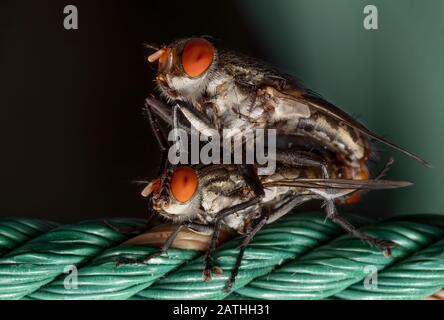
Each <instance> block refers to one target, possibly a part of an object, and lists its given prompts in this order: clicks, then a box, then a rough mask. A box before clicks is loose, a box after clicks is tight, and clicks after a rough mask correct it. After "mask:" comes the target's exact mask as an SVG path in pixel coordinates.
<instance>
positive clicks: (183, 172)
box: [117, 149, 410, 291]
mask: <svg viewBox="0 0 444 320" xmlns="http://www.w3.org/2000/svg"><path fill="white" fill-rule="evenodd" d="M299 152H300V151H298V150H291V149H289V150H286V151H285V152H278V153H277V154H276V161H277V170H276V171H275V173H273V174H271V175H269V176H261V177H260V179H261V183H262V184H263V186H264V188H265V195H264V196H263V197H257V196H256V195H255V194H254V192H252V189H251V188H250V186H249V185H248V184H247V183H246V181H245V179H243V177H242V175H241V173H239V171H238V170H237V168H236V166H235V165H220V164H210V165H202V164H200V165H194V166H177V167H175V169H174V171H173V172H172V175H171V179H170V180H169V188H168V190H167V196H166V197H165V196H161V190H162V188H161V184H162V181H164V180H163V178H164V177H162V176H161V177H159V178H157V179H155V180H153V181H152V182H150V183H149V184H148V185H147V186H146V187H145V189H144V190H143V192H142V195H143V196H145V197H149V198H150V203H151V206H152V208H153V210H154V211H155V212H156V213H157V214H159V215H160V216H162V217H164V218H166V219H167V220H168V221H171V222H173V223H176V224H178V227H177V228H176V229H175V230H174V231H173V232H172V234H171V235H170V236H169V238H168V239H167V240H166V241H165V243H164V245H163V246H162V247H161V248H160V250H159V251H158V252H156V253H154V254H151V255H149V256H147V257H144V258H141V259H120V260H118V261H117V264H118V265H120V264H139V263H145V262H147V261H148V260H150V259H152V258H153V257H157V256H159V255H161V254H163V253H165V252H166V251H167V250H168V248H169V247H170V246H171V244H172V243H173V241H174V239H175V237H176V236H177V235H178V234H179V232H180V231H181V230H182V229H183V228H190V229H192V230H195V231H197V232H206V233H208V234H209V235H211V241H210V245H209V248H208V250H207V252H206V254H205V259H204V263H205V265H204V273H203V276H204V280H210V279H211V274H212V272H213V270H218V268H217V267H214V266H213V262H212V255H213V252H214V250H215V246H216V243H217V241H218V238H219V235H220V232H221V230H224V229H225V230H228V231H230V232H234V233H237V234H240V235H243V236H245V238H244V240H243V242H242V244H241V246H240V252H239V255H238V257H237V260H236V263H235V265H234V268H233V270H232V273H231V276H230V278H229V281H228V282H227V284H226V287H225V290H227V291H229V290H230V289H231V288H232V286H233V284H234V282H235V279H236V276H237V273H238V270H239V267H240V264H241V261H242V258H243V254H244V250H245V247H246V246H247V245H248V244H249V243H250V241H251V239H252V238H253V237H254V235H255V234H256V233H257V232H258V231H259V230H260V229H261V228H262V227H263V226H264V225H266V224H269V223H272V222H273V221H276V220H277V219H279V218H280V217H282V216H284V215H286V214H287V213H289V212H290V211H291V210H293V209H294V208H296V207H298V206H299V205H301V204H303V203H306V202H308V201H311V200H321V201H323V203H324V206H323V207H324V210H325V212H326V215H327V217H328V218H330V219H332V221H334V222H336V223H337V224H339V225H340V226H342V227H343V228H344V229H345V230H346V231H348V232H350V233H351V234H353V235H354V236H356V237H358V238H359V239H362V240H364V241H366V242H368V243H369V244H371V245H374V246H376V247H378V248H380V249H382V250H384V254H385V255H390V251H391V248H392V247H393V245H394V244H393V243H392V242H390V241H386V240H382V239H377V238H373V237H371V236H369V235H367V234H365V233H363V232H361V231H360V230H358V229H356V228H355V227H354V226H353V225H351V224H350V223H349V222H348V221H347V220H346V219H345V218H344V217H342V216H341V215H339V214H338V212H337V210H336V202H337V201H339V200H342V199H344V198H348V197H352V196H353V194H354V193H355V192H356V191H358V190H359V191H362V190H375V189H390V188H399V187H406V186H409V185H410V183H409V182H403V181H389V180H382V179H372V180H351V179H342V178H338V177H339V176H341V170H342V169H341V168H340V167H339V166H337V164H336V162H335V161H326V166H325V167H323V168H315V167H311V166H306V167H302V166H300V165H299V163H296V164H295V163H294V161H295V160H297V159H299V156H300V155H299ZM326 160H328V159H326ZM324 170H327V171H326V172H325V171H324ZM164 175H165V173H164ZM326 176H327V177H326ZM214 272H216V271H214Z"/></svg>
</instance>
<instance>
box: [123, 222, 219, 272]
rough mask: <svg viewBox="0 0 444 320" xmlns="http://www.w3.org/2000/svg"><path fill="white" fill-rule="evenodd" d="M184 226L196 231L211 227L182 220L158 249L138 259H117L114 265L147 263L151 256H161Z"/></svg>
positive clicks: (206, 229)
mask: <svg viewBox="0 0 444 320" xmlns="http://www.w3.org/2000/svg"><path fill="white" fill-rule="evenodd" d="M184 228H191V229H194V230H197V231H205V232H207V231H208V228H211V226H204V225H200V224H197V223H192V222H184V223H182V224H180V225H178V226H177V228H176V229H175V230H174V231H173V232H172V233H171V234H170V235H169V236H168V238H167V239H166V240H165V242H164V243H163V245H162V246H161V247H160V248H159V250H158V251H156V252H153V253H152V254H149V255H147V256H145V257H142V258H138V259H127V258H121V259H118V260H117V261H116V266H121V265H127V264H143V263H147V262H148V261H150V260H151V259H153V258H157V257H159V256H161V255H162V254H164V253H166V252H167V251H168V250H169V249H170V248H171V246H172V245H173V242H174V240H175V239H176V238H177V236H178V235H179V233H180V232H181V231H182V230H183V229H184Z"/></svg>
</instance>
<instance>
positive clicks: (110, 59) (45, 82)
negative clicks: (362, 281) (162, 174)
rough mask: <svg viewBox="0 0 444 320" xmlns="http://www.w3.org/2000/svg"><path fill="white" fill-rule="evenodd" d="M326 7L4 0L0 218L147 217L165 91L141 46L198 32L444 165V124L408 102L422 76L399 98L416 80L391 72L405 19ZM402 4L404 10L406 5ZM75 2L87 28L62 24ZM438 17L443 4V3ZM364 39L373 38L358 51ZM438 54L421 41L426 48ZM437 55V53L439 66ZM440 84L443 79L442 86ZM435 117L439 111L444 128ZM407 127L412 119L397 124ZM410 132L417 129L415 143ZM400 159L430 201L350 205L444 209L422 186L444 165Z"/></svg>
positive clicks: (374, 210) (378, 198) (380, 210)
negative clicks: (154, 99) (152, 115)
mask: <svg viewBox="0 0 444 320" xmlns="http://www.w3.org/2000/svg"><path fill="white" fill-rule="evenodd" d="M321 2H322V1H310V2H308V1H285V0H282V1H276V2H275V1H226V0H224V1H196V0H190V1H151V0H146V1H110V0H108V1H97V0H94V1H91V0H89V1H88V0H84V1H83V0H82V1H69V2H65V1H56V0H53V1H49V0H46V1H32V0H28V1H23V0H21V1H20V0H14V1H5V0H2V1H1V2H0V32H1V33H0V130H1V131H0V133H1V134H0V142H1V144H0V146H1V150H0V173H1V176H0V217H3V216H16V217H20V216H27V217H36V218H44V219H51V220H56V221H61V222H67V221H78V220H81V219H90V218H98V217H112V216H126V217H144V216H145V215H146V202H145V200H144V199H143V198H141V197H140V189H141V188H140V186H137V185H136V184H134V183H132V182H133V181H134V180H141V179H142V180H145V179H150V178H152V177H153V175H154V174H155V172H156V171H157V166H158V160H159V150H158V148H157V146H156V143H155V140H154V138H153V136H152V133H151V131H150V130H149V127H148V124H147V122H146V120H145V119H144V117H143V116H142V111H141V107H142V105H143V100H144V97H146V96H147V95H148V94H149V93H151V92H153V75H154V70H153V69H152V67H151V66H149V65H148V63H147V62H146V57H147V55H148V53H149V52H148V51H147V50H146V49H145V48H144V47H143V46H142V44H143V43H157V44H163V43H168V42H170V41H171V40H173V39H175V38H179V37H182V36H190V35H211V36H213V37H214V38H215V39H217V41H218V42H220V43H221V44H222V45H223V46H226V47H230V48H235V49H237V50H238V51H241V52H244V53H246V54H250V55H254V56H256V57H258V58H261V59H264V60H269V61H272V62H273V63H275V64H277V65H278V66H280V67H283V68H284V69H286V71H289V72H291V73H294V74H298V75H300V76H301V77H302V79H308V84H309V85H310V86H311V87H312V88H313V89H315V90H317V91H319V92H320V93H322V94H324V95H326V96H327V97H328V98H331V97H332V98H333V99H332V101H333V102H336V103H338V105H339V106H341V107H342V108H343V109H344V110H346V111H348V112H350V113H352V114H354V115H361V118H360V119H361V120H362V121H363V122H364V123H370V127H371V128H376V129H377V130H376V131H378V130H379V131H378V132H380V133H382V134H387V136H388V137H389V138H390V137H395V139H393V140H395V141H396V142H400V144H401V145H404V146H406V147H408V148H409V149H412V150H414V151H415V152H418V153H420V154H421V155H422V156H424V157H425V158H426V159H427V160H429V161H431V162H432V163H434V164H435V166H436V165H437V164H438V167H439V163H437V162H439V161H441V160H442V154H443V153H442V151H439V152H438V153H437V155H435V154H434V153H433V152H432V151H433V150H435V149H437V147H433V146H432V147H430V148H426V147H425V146H424V143H423V142H424V141H426V143H431V144H433V143H435V144H436V145H438V143H439V141H438V140H437V136H436V133H439V132H438V130H437V129H436V128H438V127H436V121H439V120H437V119H436V117H435V116H434V114H433V113H432V112H429V113H427V117H428V118H427V119H424V117H418V118H416V116H415V115H414V114H412V113H408V112H405V111H406V110H411V109H408V108H410V107H407V108H406V105H405V104H403V102H399V101H396V97H402V96H405V92H406V90H411V89H415V90H417V91H416V96H418V97H420V98H421V96H422V97H423V96H424V92H423V91H421V88H420V87H418V86H416V85H414V88H411V89H409V88H404V87H403V88H398V91H399V92H398V93H399V94H397V93H396V92H394V91H392V86H393V84H394V83H396V82H397V81H396V79H406V74H405V72H404V71H405V70H407V69H406V68H402V67H399V65H398V66H395V67H394V68H392V69H390V68H391V67H393V66H394V65H393V64H388V63H387V64H384V63H385V62H387V53H386V52H385V51H384V48H387V46H385V44H384V43H392V42H393V41H394V39H400V36H401V38H403V37H405V38H408V39H411V38H412V34H407V35H406V34H405V33H404V32H407V31H406V30H403V29H402V28H399V29H397V28H395V29H390V23H388V22H387V21H393V20H387V19H386V20H382V21H383V22H381V30H378V31H377V32H379V33H373V34H372V33H371V32H368V31H364V30H363V28H362V20H363V15H362V8H363V6H364V2H362V3H359V1H353V2H351V1H349V2H346V1H342V0H341V1H338V2H336V3H335V4H332V3H333V2H330V1H329V2H328V3H327V2H323V4H322V6H321ZM376 2H378V3H379V5H380V6H381V7H383V9H385V8H388V9H387V10H388V12H390V13H391V14H393V15H396V14H398V15H399V11H398V8H395V9H393V10H391V11H390V7H389V6H390V5H388V4H387V5H384V4H382V3H381V1H376ZM396 2H397V3H398V4H401V3H402V7H401V10H405V6H404V3H406V2H400V1H396ZM409 2H410V1H409ZM351 3H354V6H353V5H352V6H350V4H351ZM68 4H74V5H76V6H77V8H78V10H79V30H69V31H67V30H65V29H64V28H63V19H64V14H63V8H64V7H65V6H66V5H68ZM336 4H337V5H336ZM384 6H385V7H384ZM407 6H408V5H407ZM410 8H411V7H410ZM407 9H408V10H407V11H409V10H410V9H409V7H407ZM412 10H413V9H412ZM427 12H428V11H427ZM430 12H436V11H434V9H433V8H432V9H430ZM334 14H337V16H334ZM383 14H384V12H383ZM418 15H419V16H421V12H419V13H418ZM283 17H284V18H283ZM285 17H286V19H285ZM347 17H349V18H347ZM350 17H353V18H350ZM383 17H384V15H383ZM401 17H403V16H402V15H401ZM398 18H399V17H398ZM422 18H423V21H427V22H425V23H426V24H425V25H422V29H420V30H419V31H417V34H416V36H418V37H419V38H421V39H430V41H431V42H432V43H433V44H436V41H435V40H434V38H433V37H432V36H431V33H430V32H429V31H430V30H432V31H433V32H432V35H433V34H435V33H434V32H438V34H440V35H441V38H442V32H440V31H439V30H436V25H435V24H436V21H434V20H433V19H431V18H430V17H429V16H427V13H426V14H425V16H424V13H423V16H422ZM393 19H397V18H396V17H395V18H393ZM441 20H443V19H441ZM401 22H402V23H407V22H408V21H403V20H402V19H401ZM416 22H417V21H415V23H416ZM427 23H428V24H427ZM429 24H430V26H429ZM384 28H386V29H384ZM384 30H388V31H384ZM441 31H442V30H441ZM384 32H386V33H384ZM387 32H388V33H387ZM413 36H415V34H413ZM382 38H384V39H385V38H387V39H386V42H384V41H380V39H382ZM368 41H370V44H373V45H369V44H368ZM406 41H407V40H406ZM408 41H410V40H408ZM358 42H361V43H362V46H359V49H356V48H357V46H356V43H358ZM366 44H367V45H366ZM323 45H324V46H325V47H322V46H323ZM415 48H416V46H415ZM434 49H435V48H434V47H433V45H431V46H427V45H426V46H424V45H423V46H422V47H421V49H420V52H419V54H421V52H422V53H423V54H426V53H427V52H434V51H433V50H434ZM353 50H355V51H353ZM356 50H361V51H358V52H356ZM387 50H390V48H389V49H387ZM394 50H395V51H396V50H397V49H396V48H394ZM364 51H365V52H364ZM399 54H402V55H403V56H404V58H405V57H407V65H408V66H410V65H413V64H412V63H411V62H410V60H408V59H409V58H414V59H415V61H417V58H418V52H416V51H409V50H403V51H402V52H401V53H399V52H398V53H397V56H396V59H398V58H399ZM409 54H410V55H409ZM364 55H366V57H365V58H363V59H360V58H362V57H363V56H364ZM438 56H439V55H438ZM434 57H435V56H432V57H428V59H429V60H428V61H432V62H435V60H436V62H438V59H436V57H435V58H434ZM441 57H442V56H441ZM430 59H432V60H430ZM433 59H435V60H433ZM439 63H440V64H439V65H436V64H435V65H434V66H433V70H432V69H431V72H434V71H436V70H440V69H439V68H441V67H442V59H440V60H439ZM436 68H438V69H436ZM386 73H389V74H390V75H391V77H389V78H390V79H388V76H387V74H386ZM420 79H421V78H420ZM384 80H387V81H386V82H385V83H386V85H385V87H384V85H383V83H384ZM439 80H441V79H439ZM360 81H361V82H360ZM434 83H435V84H437V85H439V86H442V82H440V83H439V82H434ZM439 86H438V87H436V88H437V89H436V90H434V89H432V90H430V92H428V93H426V94H428V97H434V94H435V93H437V92H438V91H437V90H438V89H439ZM429 87H430V86H429ZM384 88H385V90H383V89H384ZM432 88H433V87H432ZM366 89H368V90H366ZM387 98H388V100H389V101H387ZM398 102H399V104H398ZM436 103H437V104H436V105H438V100H437V101H436ZM396 105H399V107H400V108H401V110H402V108H405V109H403V110H402V112H398V111H397V110H396V109H393V108H395V106H396ZM440 105H441V104H439V106H440ZM421 107H422V108H425V106H424V105H423V106H421ZM368 110H370V111H368ZM389 110H393V112H392V113H390V112H389ZM429 111H430V110H429ZM400 114H402V115H403V116H404V118H402V121H400V119H401V118H399V115H400ZM423 114H424V113H423V112H422V113H421V115H423ZM428 119H435V124H433V123H431V122H429V121H428ZM409 121H411V122H410V123H407V122H409ZM396 125H399V126H401V125H404V127H401V128H400V129H393V128H394V127H393V126H395V127H396ZM416 125H417V126H416ZM415 126H416V127H415ZM406 128H407V129H406ZM425 128H428V129H429V130H428V131H427V130H426V129H425ZM433 128H435V129H433ZM439 128H442V127H441V126H440V127H439ZM392 129H393V130H392ZM419 129H421V130H419ZM432 129H433V130H434V131H433V130H432ZM430 130H432V131H430ZM439 130H441V129H439ZM417 132H419V136H418V134H417ZM440 132H441V133H442V130H441V131H440ZM421 134H425V135H426V136H421ZM411 136H415V137H416V138H415V139H414V140H413V143H410V142H411V141H412V140H411ZM441 138H442V137H441ZM387 157H388V155H387V154H384V158H387ZM397 157H398V158H401V160H400V162H401V164H402V163H408V164H407V165H405V166H404V167H397V168H398V169H396V168H395V169H394V171H393V172H394V175H393V176H391V178H399V179H405V180H415V177H416V178H417V180H419V181H420V184H419V186H418V187H417V189H414V191H412V192H414V194H419V193H421V194H422V195H423V197H422V198H421V197H419V198H418V199H417V200H415V201H414V199H413V198H414V197H413V196H412V194H411V193H406V192H407V191H402V190H400V191H387V192H379V193H377V195H370V196H369V197H366V199H365V201H364V202H363V203H361V204H360V206H359V207H357V208H352V210H355V211H357V212H360V213H364V214H369V213H371V214H374V215H375V216H382V215H384V214H387V213H389V214H392V213H394V211H395V210H398V209H399V208H402V209H403V210H404V211H403V212H406V210H405V208H406V207H405V206H402V203H405V201H404V199H407V198H409V199H411V201H412V203H415V204H416V203H418V202H419V204H418V206H417V207H415V208H414V209H412V210H411V211H410V210H408V211H409V212H413V213H414V212H419V211H423V210H424V211H425V210H427V212H439V210H440V209H441V207H442V205H441V204H439V201H438V199H437V197H434V198H428V199H435V200H426V198H424V197H425V196H424V195H429V194H430V193H429V192H426V191H425V190H426V189H424V188H426V187H427V186H428V187H429V188H432V187H433V186H437V185H440V184H438V182H439V181H438V178H437V177H438V176H437V175H436V172H437V171H435V173H426V175H428V176H425V175H424V172H425V171H426V169H424V168H422V167H421V166H419V165H417V164H415V163H411V162H408V160H406V159H403V157H402V156H400V155H399V154H397ZM403 161H404V162H403ZM439 172H442V171H439ZM431 177H436V179H435V180H433V181H432V178H431ZM421 179H422V180H421ZM415 182H416V180H415ZM430 182H431V183H430ZM421 183H422V184H421ZM430 185H432V187H430ZM433 188H434V187H433ZM433 190H435V189H433ZM394 199H397V200H398V203H401V206H397V205H396V204H395V203H396V201H394ZM399 199H401V201H399ZM413 201H414V202H413ZM432 201H434V202H433V203H432ZM412 203H409V204H407V205H408V207H407V208H412V206H411V205H412ZM435 203H436V204H439V205H438V206H434V204H435ZM430 204H432V206H430ZM396 208H398V209H396ZM397 213H398V212H397Z"/></svg>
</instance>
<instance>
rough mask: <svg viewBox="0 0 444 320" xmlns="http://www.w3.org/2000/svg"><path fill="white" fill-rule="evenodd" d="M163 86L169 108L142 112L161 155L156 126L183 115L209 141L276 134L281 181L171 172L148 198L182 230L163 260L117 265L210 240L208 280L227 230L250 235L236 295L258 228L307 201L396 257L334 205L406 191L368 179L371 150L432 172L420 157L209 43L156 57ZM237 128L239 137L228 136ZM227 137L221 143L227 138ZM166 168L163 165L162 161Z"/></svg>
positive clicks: (244, 170)
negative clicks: (182, 242)
mask: <svg viewBox="0 0 444 320" xmlns="http://www.w3.org/2000/svg"><path fill="white" fill-rule="evenodd" d="M149 61H150V62H158V65H159V67H158V74H157V77H156V82H157V85H158V87H159V89H160V92H161V95H162V96H163V97H164V98H165V99H166V100H167V102H168V103H170V104H171V105H172V106H173V108H171V106H167V105H165V104H164V103H162V102H161V101H159V100H156V99H154V98H148V99H147V101H146V110H147V113H148V116H149V118H150V122H151V124H152V125H153V129H154V132H155V134H156V137H157V139H158V141H159V142H160V144H161V147H162V150H163V151H164V154H166V152H167V150H168V143H167V141H166V138H165V136H164V134H163V133H162V129H161V127H160V125H159V123H158V121H157V118H159V117H160V118H162V119H163V120H165V121H167V122H168V123H169V124H171V125H172V126H173V128H178V127H179V126H185V125H184V123H183V121H179V116H178V114H177V112H178V111H180V112H181V114H182V115H183V116H184V118H185V119H186V120H187V121H188V122H189V123H190V124H191V126H193V127H194V129H196V130H198V131H199V132H201V133H202V134H204V135H208V132H211V130H217V131H219V132H221V133H222V132H223V133H222V138H223V139H230V138H231V137H230V136H229V135H227V134H225V132H241V133H242V132H243V131H246V130H254V129H275V130H276V132H277V141H278V144H277V146H278V148H277V151H276V164H277V165H276V172H275V173H274V174H272V175H270V176H262V177H259V176H258V175H257V166H256V165H247V164H239V165H216V164H214V165H207V166H202V165H198V166H194V167H177V166H175V165H172V164H171V163H166V165H165V168H164V169H163V170H162V173H161V175H160V177H159V178H158V179H156V180H154V181H153V182H151V183H150V184H149V185H148V186H147V187H146V189H145V190H144V195H145V196H150V198H151V204H152V207H153V209H154V210H155V211H156V212H157V213H159V214H160V215H162V216H164V217H166V218H167V219H169V220H171V221H173V222H176V223H179V226H178V228H177V229H176V230H175V231H174V232H173V233H172V234H171V236H170V237H169V238H168V239H167V241H166V242H165V244H164V245H163V246H162V247H161V249H160V250H159V252H158V253H156V254H154V255H151V256H148V257H145V258H143V259H136V260H131V259H122V260H120V261H119V264H126V263H144V262H146V261H148V260H149V259H151V258H152V257H153V256H157V255H159V254H162V253H163V252H165V251H166V250H167V249H168V247H169V246H171V244H172V243H173V241H174V238H175V237H176V236H177V234H178V233H179V232H180V230H181V229H182V228H184V227H189V228H191V229H194V230H197V231H202V232H209V233H211V235H212V236H211V242H210V246H209V249H208V251H207V253H206V254H205V267H204V279H205V280H208V279H210V277H211V273H212V270H213V264H212V259H211V257H212V253H213V251H214V249H215V246H216V242H217V239H218V236H219V233H220V231H221V229H222V228H227V229H229V230H232V231H235V232H237V233H238V234H243V235H245V239H244V241H243V243H242V245H241V248H240V249H241V250H240V254H239V257H238V259H237V262H236V265H235V266H234V269H233V270H232V274H231V277H230V280H229V282H228V283H227V287H226V289H227V290H229V289H231V287H232V285H233V283H234V280H235V277H236V274H237V271H238V268H239V266H240V264H241V260H242V255H243V252H244V249H245V246H246V245H247V244H248V243H249V242H250V240H251V238H252V237H253V236H254V234H255V233H256V232H257V231H258V230H260V228H261V227H262V226H264V225H265V224H267V223H270V222H272V221H274V220H276V219H278V218H279V217H281V216H283V215H285V214H286V213H288V212H289V211H290V210H292V209H293V208H295V207H297V206H298V205H300V204H302V203H305V202H307V201H310V200H315V199H317V200H322V201H324V209H325V211H326V214H327V217H328V218H331V219H332V220H333V221H335V222H337V223H338V224H340V225H341V226H342V227H343V228H344V229H345V230H347V231H348V232H350V233H352V234H353V235H355V236H357V237H358V238H360V239H362V240H365V241H367V242H369V243H370V244H372V245H375V246H377V247H379V248H381V249H383V250H384V252H385V254H390V248H391V247H392V246H393V243H391V242H390V241H385V240H381V239H375V238H372V237H370V236H368V235H366V234H364V233H361V232H360V231H359V230H357V229H356V228H354V227H353V226H352V225H351V224H350V223H348V222H347V221H346V220H345V219H344V218H343V217H341V216H340V215H338V213H337V211H336V205H335V203H336V202H339V201H341V202H344V201H345V202H348V203H352V202H355V201H356V200H357V199H358V198H359V197H358V196H357V195H358V194H359V192H361V191H363V190H372V189H386V188H396V187H403V186H407V185H409V183H407V182H399V181H398V182H395V181H385V180H381V179H380V178H381V177H382V176H383V174H384V173H385V171H386V170H383V172H382V173H381V174H380V175H379V176H377V177H375V178H374V179H370V173H369V170H368V168H367V162H368V160H369V158H370V156H371V155H372V149H371V141H372V140H376V141H380V142H382V143H384V144H386V145H389V146H391V147H393V148H395V149H397V150H400V151H401V152H403V153H404V154H406V155H408V156H409V157H411V158H413V159H415V160H417V161H419V162H421V163H423V164H424V165H426V166H430V165H429V164H428V163H427V162H425V161H424V160H422V159H420V158H419V157H417V156H416V155H414V154H412V153H410V152H408V151H406V150H404V149H402V148H400V147H398V146H396V145H394V144H392V143H390V142H388V141H386V140H385V139H384V138H382V137H380V136H378V135H376V134H374V133H372V132H371V131H370V130H368V129H367V128H365V127H364V126H363V125H362V124H360V123H358V122H357V121H356V120H354V119H353V118H351V117H350V116H348V115H347V114H346V113H344V112H343V111H341V110H340V109H338V108H336V107H335V106H333V105H332V104H330V103H328V102H327V101H325V100H324V99H323V98H321V97H320V96H318V95H316V94H314V93H313V92H311V91H309V90H307V89H305V88H303V87H302V86H301V85H299V84H298V83H297V82H295V81H294V80H293V79H292V78H291V77H290V76H287V75H284V74H282V73H279V72H278V71H276V70H275V69H274V68H272V67H270V66H267V65H266V64H263V63H261V62H258V61H257V60H254V59H252V58H249V57H244V56H242V55H239V54H235V53H232V52H230V51H225V50H217V49H216V48H215V46H213V44H212V43H210V42H209V41H208V40H207V39H204V38H190V39H182V40H178V41H175V42H173V43H172V44H171V45H168V46H165V47H162V48H158V50H157V51H156V52H155V53H154V54H152V55H151V56H150V57H149ZM223 129H236V130H232V131H230V130H228V131H226V130H223ZM224 134H225V135H224ZM164 160H165V159H164Z"/></svg>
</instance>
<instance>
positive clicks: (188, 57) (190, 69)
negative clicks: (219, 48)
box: [182, 38, 214, 78]
mask: <svg viewBox="0 0 444 320" xmlns="http://www.w3.org/2000/svg"><path fill="white" fill-rule="evenodd" d="M213 58H214V47H213V45H212V44H211V43H210V42H208V41H207V40H205V39H202V38H196V39H190V40H188V42H187V43H186V44H185V47H184V49H183V52H182V67H183V70H184V71H185V73H186V74H187V75H189V76H190V77H192V78H196V77H199V76H201V75H202V74H203V73H204V72H205V71H207V69H208V68H209V67H210V66H211V64H212V63H213Z"/></svg>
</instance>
